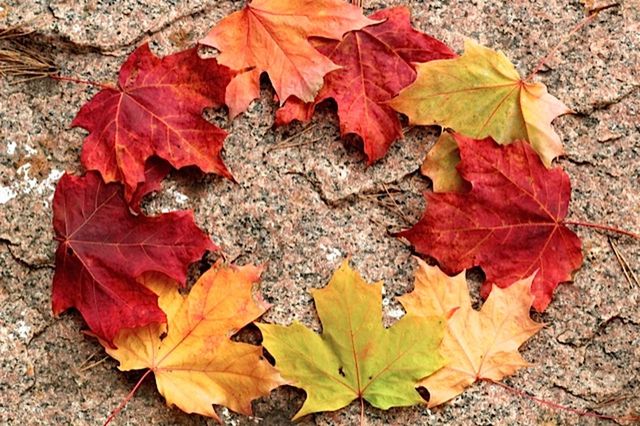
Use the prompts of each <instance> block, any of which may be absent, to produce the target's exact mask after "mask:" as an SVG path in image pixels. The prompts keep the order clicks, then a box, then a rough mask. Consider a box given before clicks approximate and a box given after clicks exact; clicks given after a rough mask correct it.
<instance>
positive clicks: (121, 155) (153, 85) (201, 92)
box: [72, 44, 233, 201]
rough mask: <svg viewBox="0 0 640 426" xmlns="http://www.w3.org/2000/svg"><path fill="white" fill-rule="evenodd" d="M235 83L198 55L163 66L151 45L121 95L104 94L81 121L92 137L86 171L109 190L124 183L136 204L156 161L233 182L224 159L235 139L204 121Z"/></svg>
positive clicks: (130, 69) (126, 69) (180, 56)
mask: <svg viewBox="0 0 640 426" xmlns="http://www.w3.org/2000/svg"><path fill="white" fill-rule="evenodd" d="M232 75H233V73H232V72H231V71H230V70H229V69H228V68H226V67H224V66H221V65H219V64H218V63H217V62H216V60H215V59H201V58H200V57H199V56H198V52H197V49H196V48H192V49H188V50H185V51H183V52H178V53H176V54H173V55H170V56H166V57H164V58H162V59H160V58H158V57H156V56H155V55H154V54H153V53H151V50H150V49H149V45H148V44H143V45H142V46H140V47H138V48H137V49H136V50H135V51H134V52H133V53H132V54H131V55H130V56H129V58H128V59H127V61H126V62H125V63H124V65H122V68H121V69H120V76H119V78H118V87H116V88H105V89H103V90H101V91H100V92H99V93H98V94H96V95H95V96H94V97H93V98H92V99H91V100H90V101H89V102H87V103H86V104H85V105H84V106H83V107H82V108H81V109H80V111H79V112H78V114H77V115H76V117H75V119H74V120H73V122H72V126H74V127H76V126H77V127H82V128H84V129H87V130H88V131H89V136H87V137H86V139H85V141H84V145H83V147H82V154H81V160H82V164H83V165H84V166H85V167H86V168H87V169H89V170H97V171H99V172H100V174H101V175H102V178H103V179H104V180H105V182H107V183H110V182H115V181H119V182H123V183H124V185H125V197H126V199H127V200H128V201H129V200H131V199H132V197H133V193H134V192H135V191H136V188H137V187H138V185H141V184H144V182H145V180H146V177H145V162H146V161H147V159H149V157H151V156H157V157H159V158H161V159H163V160H165V161H167V162H168V163H169V164H171V166H172V167H174V168H177V169H179V168H182V167H186V166H196V167H198V168H199V169H200V170H202V171H203V172H205V173H216V174H219V175H222V176H224V177H227V178H229V179H233V177H232V176H231V174H230V173H229V171H228V170H227V168H226V166H225V165H224V163H223V162H222V157H221V156H220V152H221V150H222V142H223V141H224V139H225V138H226V136H227V133H226V132H225V131H224V130H222V129H220V128H218V127H217V126H215V125H213V124H211V123H209V122H208V121H207V120H205V119H204V118H203V117H202V112H203V110H204V109H205V108H208V107H218V106H221V105H223V104H224V92H225V89H226V87H227V84H229V81H230V80H231V77H232Z"/></svg>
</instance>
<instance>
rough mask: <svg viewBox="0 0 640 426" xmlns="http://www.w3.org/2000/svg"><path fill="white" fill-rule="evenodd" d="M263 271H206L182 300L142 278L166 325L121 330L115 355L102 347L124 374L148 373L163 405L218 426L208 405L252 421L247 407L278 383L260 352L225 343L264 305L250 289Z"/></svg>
mask: <svg viewBox="0 0 640 426" xmlns="http://www.w3.org/2000/svg"><path fill="white" fill-rule="evenodd" d="M260 272H261V269H260V268H258V267H255V266H251V265H247V266H240V267H236V266H224V265H221V264H220V263H218V264H216V265H215V266H213V267H212V268H211V269H209V270H208V271H207V272H205V273H204V274H203V275H202V276H201V277H200V278H199V279H198V281H197V282H196V283H195V284H194V285H193V287H192V288H191V291H190V293H189V295H187V296H183V295H181V294H180V292H179V291H178V289H177V286H176V283H175V282H173V281H172V280H170V279H168V278H166V277H164V276H162V275H159V274H146V275H145V276H143V277H142V279H141V282H142V284H143V285H144V286H145V287H146V288H148V289H149V291H153V292H154V293H155V294H157V295H158V304H159V305H160V308H162V310H163V311H164V312H165V313H166V315H167V323H166V324H149V325H146V326H144V327H138V328H135V329H123V330H121V331H120V332H119V333H118V334H117V336H116V337H115V339H114V343H115V346H116V348H113V347H111V346H110V345H109V344H108V343H107V342H104V341H102V342H101V343H102V344H103V345H104V346H105V349H106V351H107V353H108V354H109V355H111V356H112V357H113V358H115V359H116V360H118V361H119V362H120V365H119V367H118V368H119V369H120V370H122V371H129V370H139V369H149V370H150V371H151V372H153V374H154V376H155V380H156V385H157V387H158V391H159V392H160V393H161V394H162V395H163V396H164V397H165V399H166V401H167V404H168V405H176V406H177V407H178V408H180V409H181V410H182V411H185V412H187V413H197V414H201V415H203V416H208V417H213V418H214V419H216V420H218V421H220V417H219V416H218V415H217V413H216V412H215V410H214V408H213V405H214V404H215V405H223V406H225V407H228V408H230V409H231V410H233V411H236V412H239V413H242V414H245V415H251V401H252V400H253V399H255V398H259V397H261V396H266V395H269V392H270V391H271V390H272V389H274V388H276V387H278V386H280V385H282V384H284V383H285V382H284V380H282V378H281V377H280V375H279V374H278V372H277V371H276V370H275V368H273V367H272V366H271V365H270V364H269V363H268V362H267V360H265V359H264V358H263V356H262V347H260V346H255V345H251V344H247V343H242V342H235V341H232V340H231V337H232V336H233V335H234V334H236V333H237V332H238V330H240V329H241V328H243V327H244V326H246V325H247V324H249V323H251V322H252V321H253V320H255V319H257V318H258V317H260V316H261V315H262V314H263V313H264V312H265V311H266V310H267V309H268V308H269V305H268V304H267V303H266V302H264V301H263V300H262V299H261V298H260V297H259V295H257V294H254V291H253V290H254V287H255V285H256V283H257V281H258V280H259V278H260Z"/></svg>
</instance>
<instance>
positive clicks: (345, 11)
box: [200, 0, 376, 117]
mask: <svg viewBox="0 0 640 426" xmlns="http://www.w3.org/2000/svg"><path fill="white" fill-rule="evenodd" d="M374 23H376V21H372V20H370V19H367V18H365V17H364V15H363V14H362V11H361V10H360V9H359V8H358V7H356V6H354V5H350V4H347V3H345V2H344V1H342V0H253V1H252V2H251V3H250V4H248V5H247V6H245V7H244V9H242V10H240V11H238V12H235V13H233V14H231V15H229V16H227V17H226V18H224V19H223V20H222V21H221V22H220V23H218V24H217V25H216V26H215V27H214V28H213V29H212V30H211V31H210V32H209V34H207V36H206V37H205V38H204V39H202V40H201V41H200V43H202V44H205V45H207V46H212V47H215V48H216V49H218V50H219V51H220V55H219V56H218V58H217V59H218V62H219V63H221V64H223V65H226V66H228V67H229V68H231V69H233V70H237V71H244V72H242V73H240V74H239V75H238V76H236V77H235V78H234V79H233V80H231V83H230V84H229V86H227V93H226V104H227V105H228V106H229V114H230V116H231V117H234V116H236V115H237V114H239V113H241V112H243V111H244V110H246V109H247V107H248V106H249V103H250V102H251V101H252V100H253V99H255V98H257V97H258V96H259V94H260V73H262V72H263V71H266V72H267V73H268V74H269V78H270V79H271V83H272V84H273V87H274V89H275V91H276V94H277V95H278V98H279V99H280V101H281V102H282V103H284V101H286V100H287V98H288V97H289V96H292V95H293V96H296V97H297V98H299V99H301V100H302V101H304V102H312V101H313V100H314V98H315V96H316V94H317V93H318V90H320V88H321V87H322V85H323V77H324V75H325V74H327V73H328V72H330V71H333V70H336V69H338V68H340V67H338V66H337V65H336V64H334V63H333V62H331V60H330V59H329V58H327V57H325V56H324V55H322V54H321V53H320V52H318V51H317V50H316V49H315V48H314V47H313V46H312V45H311V44H310V43H309V41H308V38H309V37H311V36H317V37H325V38H330V39H337V40H340V39H341V38H342V35H343V34H344V33H346V32H348V31H351V30H358V29H360V28H362V27H365V26H367V25H371V24H374Z"/></svg>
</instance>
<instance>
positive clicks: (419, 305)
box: [399, 259, 544, 407]
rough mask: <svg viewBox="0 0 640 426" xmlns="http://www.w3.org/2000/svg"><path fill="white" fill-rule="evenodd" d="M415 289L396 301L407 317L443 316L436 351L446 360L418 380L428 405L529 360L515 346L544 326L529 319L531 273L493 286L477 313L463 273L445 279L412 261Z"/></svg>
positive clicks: (512, 370) (437, 271)
mask: <svg viewBox="0 0 640 426" xmlns="http://www.w3.org/2000/svg"><path fill="white" fill-rule="evenodd" d="M418 263H419V268H418V271H417V272H416V282H415V289H414V291H413V292H411V293H409V294H407V295H405V296H401V297H400V298H399V299H400V303H402V306H404V308H405V309H406V311H407V314H413V315H416V314H417V315H424V316H433V315H444V316H448V317H449V319H448V320H447V326H446V330H445V334H444V338H443V339H442V344H441V346H440V352H441V353H442V355H443V356H444V357H445V358H446V359H447V361H448V362H449V363H448V364H447V365H446V366H445V367H444V368H442V369H440V370H438V371H437V372H436V373H434V374H432V375H431V376H428V377H426V378H424V379H423V380H422V381H421V382H420V385H421V386H424V387H426V388H427V390H428V391H429V395H430V398H429V407H434V406H436V405H440V404H442V403H444V402H446V401H448V400H450V399H451V398H453V397H455V396H457V395H459V394H460V393H462V391H463V390H464V389H465V388H466V387H468V386H469V385H471V384H473V383H475V382H476V381H478V380H483V379H486V380H494V381H498V380H501V379H502V378H503V377H506V376H509V375H511V374H513V373H515V372H516V371H517V370H518V369H520V368H522V367H527V366H529V363H528V362H527V361H526V360H524V359H523V358H522V356H521V355H520V353H518V348H519V347H520V345H522V344H523V343H524V342H525V341H526V340H527V339H529V338H530V337H531V336H533V335H534V334H536V333H537V332H538V331H539V330H540V329H541V328H542V327H543V326H544V324H540V323H537V322H535V321H533V320H532V319H531V318H530V317H529V310H530V309H531V304H532V302H533V295H532V294H531V282H532V280H533V277H529V278H526V279H524V280H520V281H518V282H516V283H514V284H512V285H511V286H509V287H508V288H505V289H502V288H499V287H497V286H495V287H494V288H493V290H492V291H491V294H490V295H489V297H488V298H487V301H486V302H485V303H484V305H482V309H480V311H476V310H474V309H473V308H472V307H471V299H470V297H469V290H468V288H467V282H466V280H465V276H464V271H463V272H461V273H460V274H458V275H456V276H455V277H449V276H448V275H446V274H445V273H444V272H442V271H440V269H439V268H438V267H437V266H429V265H427V264H426V263H424V262H423V261H421V260H419V259H418Z"/></svg>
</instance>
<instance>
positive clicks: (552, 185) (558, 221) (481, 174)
mask: <svg viewBox="0 0 640 426" xmlns="http://www.w3.org/2000/svg"><path fill="white" fill-rule="evenodd" d="M456 142H457V144H458V147H459V149H460V157H461V161H460V164H459V165H458V166H457V168H458V172H459V173H460V175H461V177H462V179H464V180H465V181H467V182H469V183H470V184H471V191H469V192H464V193H440V194H433V193H427V194H425V197H426V199H427V209H426V211H425V213H424V215H423V217H422V218H421V219H420V221H419V222H418V223H416V224H415V225H414V226H413V228H411V229H408V230H406V231H402V232H400V233H398V234H397V236H400V237H405V238H406V239H408V240H409V242H411V244H413V245H414V246H415V248H416V251H417V252H418V253H420V254H424V255H428V256H432V257H433V258H435V259H436V260H437V261H438V262H439V264H440V267H441V268H442V269H443V270H444V271H445V272H446V273H448V274H457V273H458V272H460V271H462V270H464V269H468V268H472V267H474V266H480V267H481V268H482V270H483V271H484V273H485V275H486V280H485V282H484V284H483V285H482V288H481V295H482V296H483V297H485V298H486V297H487V296H488V294H489V292H490V291H491V285H492V284H493V283H496V284H497V285H498V286H499V287H507V286H509V285H511V284H512V283H513V282H515V281H518V280H521V279H524V278H526V277H528V276H530V275H532V274H534V273H535V272H536V271H538V273H537V274H536V277H535V279H534V280H533V287H532V291H533V294H534V295H535V300H534V303H533V307H534V308H535V309H536V310H537V311H539V312H542V311H544V310H545V309H546V308H547V306H548V305H549V302H550V301H551V298H552V296H553V292H554V290H555V288H556V287H557V286H558V284H559V283H562V282H567V281H570V280H571V279H572V273H573V271H575V270H576V269H578V268H579V267H580V265H582V251H581V242H580V239H579V238H578V236H577V235H576V234H575V233H574V232H573V231H571V230H570V229H569V228H567V226H566V225H565V224H564V223H563V222H564V219H565V217H566V215H567V210H568V207H569V200H570V198H571V183H570V181H569V176H568V175H567V174H566V173H565V172H564V171H563V170H562V169H560V168H553V169H551V170H549V169H547V168H546V167H545V166H544V164H542V161H541V160H540V158H539V157H538V155H537V154H536V153H535V152H534V151H533V149H532V148H531V146H530V145H529V144H528V143H526V142H522V141H517V142H513V143H511V144H509V145H506V146H500V145H498V144H497V143H496V142H495V141H494V140H493V139H491V138H486V139H482V140H473V139H469V138H456Z"/></svg>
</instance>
